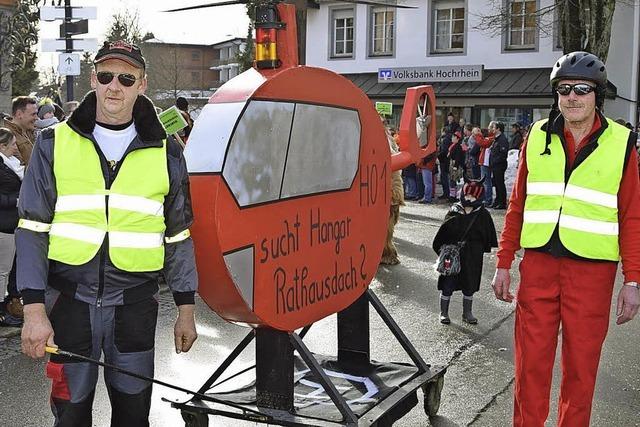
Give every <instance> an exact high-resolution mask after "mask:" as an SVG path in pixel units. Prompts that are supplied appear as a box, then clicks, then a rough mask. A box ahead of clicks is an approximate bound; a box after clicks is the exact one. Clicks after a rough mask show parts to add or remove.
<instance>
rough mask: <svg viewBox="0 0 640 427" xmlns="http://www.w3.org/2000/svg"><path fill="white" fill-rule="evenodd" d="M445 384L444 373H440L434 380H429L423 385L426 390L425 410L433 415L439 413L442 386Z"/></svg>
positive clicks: (423, 389)
mask: <svg viewBox="0 0 640 427" xmlns="http://www.w3.org/2000/svg"><path fill="white" fill-rule="evenodd" d="M443 386H444V375H440V376H439V377H438V378H436V379H434V380H433V381H429V382H428V383H426V384H425V385H423V386H422V391H423V392H424V412H425V413H426V414H427V415H428V416H430V417H432V416H434V415H436V414H437V413H438V409H440V396H441V395H442V387H443Z"/></svg>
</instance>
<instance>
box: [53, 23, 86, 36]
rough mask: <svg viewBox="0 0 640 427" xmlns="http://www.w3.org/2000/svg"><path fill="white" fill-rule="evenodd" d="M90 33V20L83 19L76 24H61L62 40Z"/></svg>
mask: <svg viewBox="0 0 640 427" xmlns="http://www.w3.org/2000/svg"><path fill="white" fill-rule="evenodd" d="M88 32H89V20H87V19H82V20H80V21H75V22H63V23H62V24H60V38H62V39H63V38H65V37H67V36H68V35H70V36H72V35H77V34H87V33H88Z"/></svg>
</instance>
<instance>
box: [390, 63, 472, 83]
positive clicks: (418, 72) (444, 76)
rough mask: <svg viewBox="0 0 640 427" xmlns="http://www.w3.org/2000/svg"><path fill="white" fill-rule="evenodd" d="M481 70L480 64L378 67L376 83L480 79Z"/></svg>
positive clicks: (468, 80) (469, 80) (470, 80)
mask: <svg viewBox="0 0 640 427" xmlns="http://www.w3.org/2000/svg"><path fill="white" fill-rule="evenodd" d="M482 70H483V66H482V65H445V66H440V67H401V68H379V69H378V83H410V82H418V83H419V82H472V81H481V80H482Z"/></svg>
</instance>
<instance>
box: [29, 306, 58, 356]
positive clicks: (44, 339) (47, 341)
mask: <svg viewBox="0 0 640 427" xmlns="http://www.w3.org/2000/svg"><path fill="white" fill-rule="evenodd" d="M45 346H51V347H56V344H55V343H54V342H53V328H52V327H51V322H49V318H48V317H47V312H46V310H45V308H44V304H27V305H25V306H24V325H23V327H22V352H23V353H24V354H26V355H27V356H29V357H32V358H34V359H37V358H40V357H44V348H45Z"/></svg>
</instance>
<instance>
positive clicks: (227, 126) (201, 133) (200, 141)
mask: <svg viewBox="0 0 640 427" xmlns="http://www.w3.org/2000/svg"><path fill="white" fill-rule="evenodd" d="M245 104H246V102H244V101H243V102H231V103H226V104H207V105H205V106H204V108H203V109H202V111H201V112H200V115H199V116H198V119H197V120H196V125H195V126H194V127H193V130H192V131H191V135H189V143H188V144H187V147H186V148H185V150H184V157H185V160H186V161H187V170H188V171H189V172H190V173H193V172H221V171H222V163H223V162H224V154H225V152H226V151H227V145H229V140H230V138H231V132H233V127H234V126H235V124H236V122H237V121H238V117H240V114H241V113H242V109H243V108H244V106H245Z"/></svg>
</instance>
